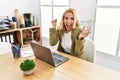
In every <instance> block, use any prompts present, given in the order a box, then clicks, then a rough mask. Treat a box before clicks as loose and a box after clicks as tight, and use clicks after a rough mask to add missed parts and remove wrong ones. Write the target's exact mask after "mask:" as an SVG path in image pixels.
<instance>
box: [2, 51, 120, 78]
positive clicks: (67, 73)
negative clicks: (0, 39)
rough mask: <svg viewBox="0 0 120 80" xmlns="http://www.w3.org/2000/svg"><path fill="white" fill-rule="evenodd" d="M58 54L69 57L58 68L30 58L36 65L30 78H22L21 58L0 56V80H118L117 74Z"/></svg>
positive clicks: (119, 76)
mask: <svg viewBox="0 0 120 80" xmlns="http://www.w3.org/2000/svg"><path fill="white" fill-rule="evenodd" d="M59 53H60V52H59ZM60 54H62V55H64V56H66V57H69V58H70V60H68V61H67V62H65V63H63V64H62V65H60V66H58V67H53V66H51V65H49V64H47V63H45V62H43V61H41V60H38V59H36V58H34V57H31V59H34V61H35V63H36V68H35V71H34V73H33V74H32V75H30V76H24V75H23V73H22V71H21V70H20V68H19V65H20V63H21V61H22V60H23V58H18V59H14V58H13V57H12V53H8V54H4V55H0V80H120V73H119V72H115V71H112V70H110V69H107V68H104V67H101V66H99V65H96V64H93V63H90V62H87V61H84V60H81V59H79V58H76V57H73V56H70V55H67V54H63V53H60ZM113 65H114V64H113Z"/></svg>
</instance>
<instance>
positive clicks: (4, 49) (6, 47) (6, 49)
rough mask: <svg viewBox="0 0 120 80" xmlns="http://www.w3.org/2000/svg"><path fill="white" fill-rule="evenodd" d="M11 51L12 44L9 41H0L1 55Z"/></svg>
mask: <svg viewBox="0 0 120 80" xmlns="http://www.w3.org/2000/svg"><path fill="white" fill-rule="evenodd" d="M10 51H11V44H10V43H8V42H0V55H2V54H5V53H8V52H10Z"/></svg>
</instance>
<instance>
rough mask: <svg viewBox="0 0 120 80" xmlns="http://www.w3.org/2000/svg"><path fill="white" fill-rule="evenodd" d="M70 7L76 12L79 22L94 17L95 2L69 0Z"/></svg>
mask: <svg viewBox="0 0 120 80" xmlns="http://www.w3.org/2000/svg"><path fill="white" fill-rule="evenodd" d="M69 1H70V7H73V8H75V9H76V10H77V12H78V16H79V18H80V20H81V21H85V20H88V19H90V18H91V17H94V16H95V7H96V0H69Z"/></svg>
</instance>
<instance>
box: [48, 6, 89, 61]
mask: <svg viewBox="0 0 120 80" xmlns="http://www.w3.org/2000/svg"><path fill="white" fill-rule="evenodd" d="M51 22H52V26H53V27H52V28H50V45H51V46H54V45H56V44H57V43H58V42H59V44H58V48H57V50H58V51H61V52H64V53H68V54H71V55H73V56H76V57H79V58H81V59H86V57H85V53H84V52H83V47H84V38H85V37H87V36H88V34H89V33H90V29H89V28H88V29H85V28H83V29H82V28H80V21H79V20H78V17H77V14H76V11H75V9H73V8H69V9H67V10H66V11H65V12H64V13H63V15H62V19H61V22H60V25H59V26H58V28H56V26H57V19H55V20H52V21H51Z"/></svg>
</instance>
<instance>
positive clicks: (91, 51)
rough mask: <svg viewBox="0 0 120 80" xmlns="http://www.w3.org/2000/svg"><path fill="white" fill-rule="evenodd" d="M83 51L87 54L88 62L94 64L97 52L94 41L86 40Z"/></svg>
mask: <svg viewBox="0 0 120 80" xmlns="http://www.w3.org/2000/svg"><path fill="white" fill-rule="evenodd" d="M83 51H84V53H85V54H86V60H87V61H89V62H93V63H94V62H95V54H96V50H95V45H94V43H93V41H91V40H90V39H85V43H84V49H83Z"/></svg>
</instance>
